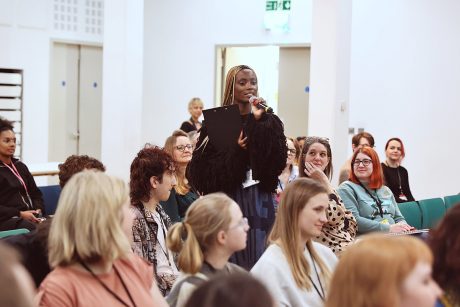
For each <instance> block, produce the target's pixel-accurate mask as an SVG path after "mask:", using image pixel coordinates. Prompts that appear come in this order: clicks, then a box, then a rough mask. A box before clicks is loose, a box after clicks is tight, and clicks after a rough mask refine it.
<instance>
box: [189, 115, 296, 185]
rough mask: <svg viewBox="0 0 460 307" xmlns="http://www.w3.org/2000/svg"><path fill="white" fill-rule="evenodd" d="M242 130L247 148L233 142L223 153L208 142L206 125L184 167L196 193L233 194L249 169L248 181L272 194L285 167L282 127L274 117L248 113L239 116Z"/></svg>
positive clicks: (285, 148)
mask: <svg viewBox="0 0 460 307" xmlns="http://www.w3.org/2000/svg"><path fill="white" fill-rule="evenodd" d="M242 123H243V131H244V134H245V136H247V138H248V140H247V149H246V150H244V149H242V148H241V147H240V146H239V145H238V142H237V140H235V145H234V146H233V147H231V148H229V149H228V150H226V151H218V150H217V149H216V148H215V146H213V144H212V143H211V142H209V141H208V139H209V138H208V132H207V127H206V123H204V124H203V127H202V128H201V132H200V138H199V140H198V143H197V145H196V149H195V151H194V152H193V156H192V161H191V162H190V163H189V164H188V167H187V179H188V180H189V182H190V184H191V185H192V186H193V187H194V188H195V189H196V190H197V191H199V192H200V193H204V194H208V193H213V192H226V193H231V192H234V191H235V189H236V188H237V187H241V184H242V183H243V182H244V181H245V179H246V172H247V171H248V170H249V169H252V178H253V179H254V180H259V181H260V183H259V188H260V189H261V190H263V191H265V192H269V193H270V192H274V191H275V189H276V186H277V184H278V176H279V174H281V171H282V170H283V169H284V167H285V166H286V157H287V146H286V137H285V136H284V126H283V123H282V122H281V120H280V119H279V118H278V117H277V116H276V115H274V114H267V113H264V114H263V115H262V118H261V119H260V120H256V119H255V118H254V116H253V115H252V114H249V115H242Z"/></svg>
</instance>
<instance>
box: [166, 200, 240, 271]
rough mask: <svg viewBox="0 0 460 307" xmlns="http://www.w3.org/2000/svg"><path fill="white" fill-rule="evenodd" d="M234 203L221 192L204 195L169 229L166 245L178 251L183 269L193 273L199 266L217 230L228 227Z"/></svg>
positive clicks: (179, 263)
mask: <svg viewBox="0 0 460 307" xmlns="http://www.w3.org/2000/svg"><path fill="white" fill-rule="evenodd" d="M233 203H235V202H234V201H233V200H232V199H231V198H230V197H228V196H227V195H225V194H224V193H212V194H208V195H206V196H203V197H201V198H199V199H197V200H196V201H195V202H194V203H193V204H192V205H191V206H190V208H188V210H187V213H186V215H185V219H184V222H183V223H176V224H174V225H173V226H172V227H171V228H170V229H169V231H168V238H167V244H168V248H169V249H170V250H171V251H173V252H176V253H179V259H178V265H179V267H180V268H181V271H182V272H185V273H189V274H195V273H197V272H198V271H199V270H200V269H201V266H202V265H203V261H204V254H205V253H206V251H207V250H208V249H209V248H210V247H212V246H213V245H214V244H215V243H216V241H217V234H218V233H219V231H221V230H227V229H228V227H230V223H231V220H232V217H231V214H230V206H231V205H232V204H233ZM184 237H185V239H184Z"/></svg>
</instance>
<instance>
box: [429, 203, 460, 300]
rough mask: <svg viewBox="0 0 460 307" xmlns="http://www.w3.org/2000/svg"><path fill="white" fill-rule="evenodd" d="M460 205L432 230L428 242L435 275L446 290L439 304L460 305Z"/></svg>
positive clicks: (450, 211) (448, 212)
mask: <svg viewBox="0 0 460 307" xmlns="http://www.w3.org/2000/svg"><path fill="white" fill-rule="evenodd" d="M459 221H460V205H456V206H454V207H453V208H451V209H449V211H447V214H446V215H445V216H444V218H443V219H442V220H441V222H440V223H439V224H438V226H437V227H436V228H435V229H433V230H432V231H431V232H430V237H429V239H428V243H429V245H430V247H431V251H432V252H433V255H434V264H433V277H434V279H435V280H436V282H437V283H438V284H439V286H441V288H442V289H443V290H444V295H443V296H442V297H441V302H440V303H439V305H437V306H443V307H449V306H460V256H459V255H460V239H459V238H460V223H459Z"/></svg>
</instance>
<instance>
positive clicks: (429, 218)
mask: <svg viewBox="0 0 460 307" xmlns="http://www.w3.org/2000/svg"><path fill="white" fill-rule="evenodd" d="M418 203H419V205H420V209H422V218H423V225H422V227H423V228H429V229H431V228H434V227H435V226H436V224H437V223H438V222H439V220H441V219H442V218H443V216H444V215H445V214H446V206H445V204H444V201H443V199H442V198H431V199H423V200H419V201H418Z"/></svg>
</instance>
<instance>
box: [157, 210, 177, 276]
mask: <svg viewBox="0 0 460 307" xmlns="http://www.w3.org/2000/svg"><path fill="white" fill-rule="evenodd" d="M152 215H153V218H154V219H155V222H156V223H157V225H158V235H157V238H158V241H157V246H155V249H156V250H157V251H158V252H157V272H158V273H167V274H173V275H178V274H179V271H178V270H177V267H176V264H175V263H174V258H173V253H172V252H171V251H170V250H168V247H167V246H166V240H165V239H166V225H165V224H164V223H163V220H162V219H161V218H160V215H159V213H158V212H156V211H155V212H154V213H152ZM168 257H169V260H168Z"/></svg>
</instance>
